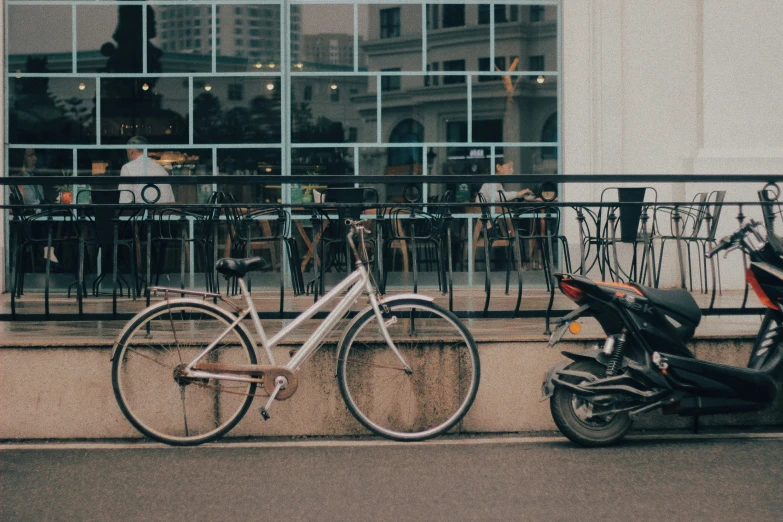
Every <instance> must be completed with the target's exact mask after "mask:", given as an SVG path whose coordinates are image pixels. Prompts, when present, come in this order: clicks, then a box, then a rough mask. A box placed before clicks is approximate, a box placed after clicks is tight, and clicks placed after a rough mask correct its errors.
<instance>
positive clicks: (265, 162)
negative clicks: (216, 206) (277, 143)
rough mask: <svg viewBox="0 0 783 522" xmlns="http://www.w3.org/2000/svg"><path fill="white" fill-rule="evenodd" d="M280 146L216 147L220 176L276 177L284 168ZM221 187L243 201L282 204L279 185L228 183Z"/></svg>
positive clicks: (221, 189) (219, 188)
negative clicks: (265, 147) (253, 147)
mask: <svg viewBox="0 0 783 522" xmlns="http://www.w3.org/2000/svg"><path fill="white" fill-rule="evenodd" d="M281 165H282V162H281V156H280V149H250V148H246V149H217V166H218V175H221V176H225V175H229V176H259V175H261V176H277V175H280V170H281ZM218 190H219V191H222V192H226V193H228V194H231V195H233V196H234V199H236V200H237V201H238V202H241V203H279V202H280V201H282V195H281V186H280V185H260V184H237V185H234V184H225V185H218Z"/></svg>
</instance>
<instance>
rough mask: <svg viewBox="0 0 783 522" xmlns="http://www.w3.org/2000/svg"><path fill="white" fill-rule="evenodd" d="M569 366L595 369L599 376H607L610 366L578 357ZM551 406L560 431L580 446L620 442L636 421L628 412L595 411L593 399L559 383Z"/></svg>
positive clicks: (570, 368) (588, 369)
mask: <svg viewBox="0 0 783 522" xmlns="http://www.w3.org/2000/svg"><path fill="white" fill-rule="evenodd" d="M566 369H567V370H574V371H580V372H585V373H591V374H593V375H594V376H595V377H596V378H599V379H602V378H604V377H605V376H606V367H605V366H603V365H601V364H599V363H598V362H596V361H577V362H575V363H573V364H570V365H568V367H567V368H566ZM569 379H573V378H572V377H570V378H569ZM579 382H584V380H581V381H575V382H574V384H579ZM549 408H550V410H551V412H552V419H554V421H555V424H556V425H557V428H558V429H559V430H560V432H561V433H562V434H563V435H565V436H566V437H568V438H569V439H570V440H571V441H573V442H575V443H577V444H579V445H580V446H588V447H598V446H611V445H612V444H616V443H617V442H618V441H619V440H620V439H622V438H623V437H624V436H625V434H626V433H628V430H630V429H631V425H632V424H633V420H631V417H630V416H629V415H628V413H626V412H621V413H613V414H609V415H593V403H592V402H590V401H589V400H587V399H586V398H585V397H583V396H580V395H577V394H575V393H574V392H572V391H571V390H569V389H568V388H565V387H563V386H555V392H554V394H553V395H552V399H551V400H550V401H549Z"/></svg>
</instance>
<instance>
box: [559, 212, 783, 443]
mask: <svg viewBox="0 0 783 522" xmlns="http://www.w3.org/2000/svg"><path fill="white" fill-rule="evenodd" d="M760 228H761V229H762V230H763V227H760V224H759V223H757V222H755V221H751V222H749V223H748V224H746V225H745V226H743V227H742V228H741V229H740V230H738V231H737V232H736V233H734V234H733V235H731V236H728V237H725V238H723V239H722V240H721V241H720V242H719V243H718V244H717V246H715V248H713V249H712V250H711V251H710V252H709V253H708V254H707V256H708V257H712V256H714V255H715V254H717V253H718V252H721V251H726V252H728V251H729V250H734V249H740V250H742V251H744V252H746V253H747V254H748V255H749V257H750V260H751V264H750V268H749V269H748V270H747V271H746V274H745V277H746V279H747V281H748V282H749V284H750V286H751V287H752V288H753V290H754V291H755V293H756V295H757V296H758V298H759V299H760V300H761V302H762V303H763V304H764V305H765V306H766V307H767V310H766V315H765V317H764V319H763V321H762V323H761V328H760V330H759V332H758V336H757V338H756V341H755V344H754V346H753V350H752V352H751V356H750V361H749V362H748V367H747V368H739V367H735V366H728V365H724V364H716V363H711V362H706V361H701V360H698V359H697V358H696V357H695V356H694V355H693V353H692V352H691V351H690V350H689V349H688V347H687V346H686V344H685V343H687V342H688V341H689V340H690V339H691V338H692V337H693V335H694V332H695V331H696V327H697V326H698V324H699V322H700V320H701V310H700V309H699V306H698V305H697V304H696V301H695V300H694V299H693V297H692V296H691V295H690V293H688V291H687V290H684V289H673V290H659V289H655V288H649V287H646V286H642V285H639V284H635V283H610V282H596V281H592V280H590V279H588V278H586V277H582V276H579V275H573V274H556V277H557V279H558V282H559V286H560V290H561V291H562V292H563V293H564V294H565V295H566V296H567V297H569V298H570V299H571V300H572V301H574V302H575V303H576V304H578V305H579V306H580V307H579V309H578V310H575V311H574V312H571V313H570V314H568V315H566V316H565V317H563V318H562V319H561V320H560V327H559V328H558V329H557V330H556V331H555V332H554V333H553V334H552V337H551V338H550V341H549V344H550V346H553V345H554V344H556V343H557V342H559V341H560V339H561V338H562V336H563V335H564V333H565V332H566V331H568V330H569V329H570V330H571V331H576V330H577V329H578V328H577V324H578V323H576V324H575V321H576V320H577V319H579V318H580V317H594V318H595V319H596V320H597V321H598V322H599V324H600V325H601V327H602V328H603V330H604V332H605V333H606V335H607V337H606V341H605V342H604V344H603V346H596V347H595V348H594V349H590V350H586V351H573V352H572V351H568V350H566V351H563V352H562V353H563V355H565V356H566V357H568V358H569V359H570V360H569V361H565V362H563V363H561V364H558V365H556V366H555V367H553V368H551V369H550V370H549V372H548V373H547V374H546V376H545V378H544V383H543V395H544V398H545V399H546V398H548V397H550V398H551V399H550V409H551V412H552V417H553V419H554V421H555V424H556V425H557V427H558V428H559V429H560V431H561V432H562V433H563V435H565V436H566V437H568V438H569V439H571V440H572V441H573V442H576V443H577V444H580V445H583V446H607V445H611V444H614V443H616V442H617V441H619V440H620V439H622V438H623V436H624V435H625V434H626V433H627V432H628V430H629V429H630V428H631V424H632V423H633V419H634V417H636V416H637V415H640V414H642V413H646V412H649V411H653V410H656V409H659V408H660V409H662V412H663V413H665V414H679V415H683V416H695V415H705V414H712V413H736V412H745V411H754V410H762V409H764V408H767V407H769V406H770V405H771V404H772V403H773V402H774V400H775V397H776V396H777V385H776V383H775V381H774V380H773V379H772V378H771V377H770V374H771V373H772V372H774V371H775V369H776V368H777V367H778V366H779V365H780V363H781V361H782V360H783V241H781V240H780V239H779V238H778V237H777V236H776V235H774V234H772V233H769V234H767V237H763V236H762V235H761V233H760V232H759V229H760Z"/></svg>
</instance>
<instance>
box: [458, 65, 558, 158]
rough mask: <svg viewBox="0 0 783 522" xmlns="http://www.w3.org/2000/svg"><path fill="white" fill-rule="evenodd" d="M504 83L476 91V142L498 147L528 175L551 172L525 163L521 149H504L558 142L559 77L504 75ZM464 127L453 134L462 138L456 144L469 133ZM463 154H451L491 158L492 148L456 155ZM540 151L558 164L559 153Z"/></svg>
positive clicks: (485, 84)
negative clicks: (490, 151) (521, 144)
mask: <svg viewBox="0 0 783 522" xmlns="http://www.w3.org/2000/svg"><path fill="white" fill-rule="evenodd" d="M513 65H514V63H513V62H512V66H513ZM501 80H502V81H501V82H482V83H479V84H477V85H475V86H474V88H473V91H472V94H473V142H480V143H486V144H497V145H496V147H495V151H496V154H497V155H498V156H500V157H505V160H506V161H511V162H514V164H515V168H521V169H522V171H524V172H532V171H534V170H535V168H546V169H547V170H549V167H535V166H534V164H533V163H531V161H532V160H530V159H527V160H524V161H523V160H522V158H521V157H519V156H518V154H519V153H518V151H517V149H515V148H513V147H510V148H509V147H503V144H504V143H537V142H542V141H543V142H556V141H557V117H556V112H557V77H555V76H543V75H542V76H540V77H539V76H526V75H521V74H520V73H515V74H507V75H502V76H501ZM553 116H554V117H553ZM547 122H549V123H548V127H547V130H546V131H545V126H547ZM455 125H456V124H455ZM461 125H462V129H461V130H459V131H458V130H457V129H453V131H452V132H453V133H454V135H455V137H457V138H459V139H457V140H455V141H462V139H461V137H462V136H463V135H464V133H465V132H466V129H467V126H466V124H465V123H462V124H461ZM460 132H461V133H462V134H460ZM477 149H478V151H477ZM506 149H508V150H506ZM459 150H461V149H460V148H454V149H453V152H452V153H451V154H452V155H463V156H464V155H470V154H472V155H474V157H475V156H476V155H479V154H480V155H481V157H487V156H488V155H489V146H488V145H484V146H483V147H479V148H476V147H468V148H466V149H462V150H461V154H456V152H457V151H459ZM536 150H538V151H539V153H540V154H539V156H546V158H550V159H551V158H554V159H555V163H557V162H556V159H557V151H556V150H555V149H553V148H551V147H546V148H543V149H542V148H540V147H539V148H536ZM539 163H540V161H539ZM555 170H556V167H555Z"/></svg>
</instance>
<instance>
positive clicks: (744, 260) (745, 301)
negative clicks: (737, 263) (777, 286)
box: [737, 205, 750, 308]
mask: <svg viewBox="0 0 783 522" xmlns="http://www.w3.org/2000/svg"><path fill="white" fill-rule="evenodd" d="M737 221H739V228H742V227H743V226H744V225H745V214H743V213H742V205H740V206H739V211H738V212H737ZM747 271H748V255H747V254H746V253H745V252H743V253H742V273H743V274H745V272H747ZM748 290H750V286H749V285H748V280H747V279H745V294H744V295H743V296H742V306H740V308H745V306H746V305H747V304H748Z"/></svg>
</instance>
